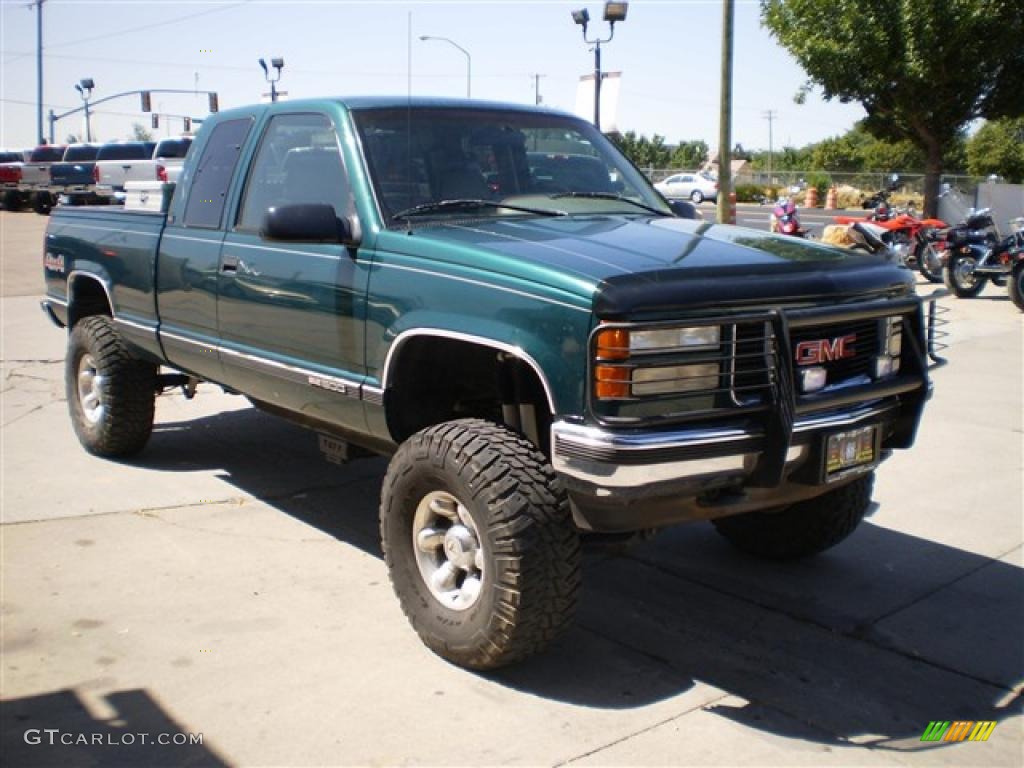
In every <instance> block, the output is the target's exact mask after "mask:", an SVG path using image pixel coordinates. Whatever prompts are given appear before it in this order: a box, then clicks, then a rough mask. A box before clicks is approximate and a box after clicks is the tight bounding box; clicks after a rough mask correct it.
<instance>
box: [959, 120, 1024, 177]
mask: <svg viewBox="0 0 1024 768" xmlns="http://www.w3.org/2000/svg"><path fill="white" fill-rule="evenodd" d="M967 168H968V170H969V171H970V172H971V173H973V174H974V175H975V176H988V175H990V174H993V173H994V174H996V175H997V176H1002V177H1003V178H1004V179H1006V180H1007V181H1009V182H1010V183H1012V184H1019V183H1021V182H1024V117H1018V118H1014V119H1007V120H993V121H991V122H988V123H985V124H984V125H983V126H981V128H979V129H978V132H977V133H975V134H974V135H973V136H972V137H971V138H970V139H969V140H968V141H967Z"/></svg>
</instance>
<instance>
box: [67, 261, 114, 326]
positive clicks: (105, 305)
mask: <svg viewBox="0 0 1024 768" xmlns="http://www.w3.org/2000/svg"><path fill="white" fill-rule="evenodd" d="M92 315H107V316H108V317H111V318H113V317H114V301H113V298H112V296H111V291H110V284H109V282H108V281H107V280H106V279H104V278H103V276H101V275H98V274H96V273H95V272H89V271H86V270H73V271H71V272H70V273H69V274H68V328H73V327H74V326H75V323H77V322H78V321H79V320H81V319H82V318H83V317H90V316H92Z"/></svg>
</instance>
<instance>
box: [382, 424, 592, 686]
mask: <svg viewBox="0 0 1024 768" xmlns="http://www.w3.org/2000/svg"><path fill="white" fill-rule="evenodd" d="M380 533H381V545H382V547H383V550H384V561H385V563H386V564H387V567H388V572H389V575H390V578H391V584H392V586H393V588H394V590H395V594H396V595H397V596H398V600H399V602H400V603H401V605H402V610H403V611H404V612H405V615H406V617H407V618H408V619H409V622H410V623H411V624H412V626H413V629H415V630H416V632H417V633H418V634H419V636H420V638H421V640H422V641H423V642H424V644H425V645H426V646H427V647H428V648H430V649H431V650H432V651H434V652H435V653H437V654H438V655H439V656H441V657H443V658H445V659H447V660H448V661H451V662H453V663H455V664H458V665H460V666H463V667H468V668H470V669H492V668H495V667H499V666H503V665H506V664H510V663H512V662H515V661H518V660H520V659H523V658H525V657H527V656H530V655H531V654H534V653H536V652H538V651H540V650H541V649H542V648H544V647H545V646H546V645H547V644H548V643H549V642H550V641H551V640H552V639H554V638H555V637H556V636H557V635H558V634H559V633H560V632H561V631H562V630H563V629H565V628H566V627H567V626H568V624H569V623H570V621H571V619H572V616H573V614H574V612H575V607H576V599H577V593H578V591H579V585H580V540H579V535H578V533H577V532H576V530H575V528H574V527H573V524H572V517H571V514H570V512H569V506H568V500H567V497H566V495H565V491H564V490H563V489H562V488H561V485H560V483H559V481H558V478H557V477H556V475H555V474H554V471H553V470H552V469H551V467H550V465H549V464H548V463H547V461H546V459H545V458H544V456H543V455H542V454H540V453H539V452H538V451H537V449H536V448H535V447H534V446H533V445H532V444H531V443H530V442H528V441H527V440H526V439H524V438H523V437H522V436H520V435H518V434H516V433H514V432H511V431H510V430H508V429H506V428H505V427H502V426H498V425H496V424H492V423H490V422H486V421H482V420H479V419H461V420H458V421H450V422H446V423H444V424H439V425H437V426H433V427H429V428H427V429H424V430H423V431H421V432H418V433H416V434H415V435H413V436H412V437H410V438H409V439H408V440H406V441H405V442H404V443H403V444H402V445H401V447H400V448H399V449H398V452H397V453H396V454H395V455H394V457H393V458H392V460H391V464H390V465H389V466H388V471H387V474H386V476H385V478H384V489H383V494H382V498H381V507H380Z"/></svg>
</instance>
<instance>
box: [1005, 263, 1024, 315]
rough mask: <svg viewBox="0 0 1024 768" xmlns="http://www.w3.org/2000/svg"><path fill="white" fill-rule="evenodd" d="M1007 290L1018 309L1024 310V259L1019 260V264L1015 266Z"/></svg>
mask: <svg viewBox="0 0 1024 768" xmlns="http://www.w3.org/2000/svg"><path fill="white" fill-rule="evenodd" d="M1007 290H1008V291H1009V293H1010V299H1011V300H1012V301H1013V303H1014V304H1016V305H1017V309H1019V310H1020V311H1021V312H1024V261H1019V262H1017V266H1015V267H1014V268H1013V272H1012V273H1011V274H1010V282H1009V285H1008V287H1007Z"/></svg>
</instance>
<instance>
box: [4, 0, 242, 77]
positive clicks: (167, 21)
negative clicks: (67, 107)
mask: <svg viewBox="0 0 1024 768" xmlns="http://www.w3.org/2000/svg"><path fill="white" fill-rule="evenodd" d="M250 2H252V0H240V2H237V3H233V4H232V5H222V6H219V7H217V8H209V9H207V10H205V11H199V12H198V13H190V14H187V15H185V16H176V17H174V18H173V19H164V20H163V21H156V22H153V23H151V24H142V25H140V26H138V27H128V28H127V29H119V30H116V31H114V32H105V33H104V34H102V35H94V36H92V37H83V38H80V39H78V40H65V41H64V42H62V43H61V42H57V43H50V44H48V45H47V46H46V50H48V51H49V50H50V49H51V48H66V47H67V46H69V45H79V44H81V43H91V42H94V41H96V40H106V39H108V38H111V37H119V36H121V35H127V34H130V33H132V32H141V31H143V30H146V29H155V28H156V27H165V26H168V25H170V24H177V23H178V22H181V21H187V20H188V19H195V18H198V17H199V16H208V15H210V14H211V13H220V12H221V11H226V10H229V9H231V8H237V7H238V6H240V5H245V4H246V3H250ZM33 4H34V3H33ZM31 55H32V54H30V53H23V54H21V55H19V56H14V57H13V58H10V59H8V60H7V63H8V64H10V63H11V62H12V61H17V60H18V59H21V58H24V57H26V56H31Z"/></svg>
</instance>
